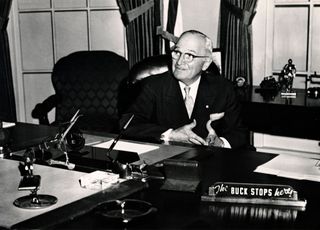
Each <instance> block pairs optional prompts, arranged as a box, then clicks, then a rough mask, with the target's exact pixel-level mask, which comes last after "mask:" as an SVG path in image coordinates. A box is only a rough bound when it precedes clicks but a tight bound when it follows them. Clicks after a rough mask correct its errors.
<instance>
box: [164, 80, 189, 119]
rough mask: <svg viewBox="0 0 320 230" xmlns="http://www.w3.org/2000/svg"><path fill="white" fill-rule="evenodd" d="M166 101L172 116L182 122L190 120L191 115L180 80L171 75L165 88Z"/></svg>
mask: <svg viewBox="0 0 320 230" xmlns="http://www.w3.org/2000/svg"><path fill="white" fill-rule="evenodd" d="M165 98H166V100H165V103H166V106H167V108H168V112H169V113H170V116H172V118H175V119H177V120H179V121H180V122H179V123H181V124H183V123H184V124H186V123H187V122H189V120H190V119H189V116H188V112H187V109H186V107H185V104H184V100H183V96H182V93H181V90H180V86H179V82H178V81H177V80H176V79H175V78H174V77H173V76H170V79H169V82H168V86H167V87H166V88H165Z"/></svg>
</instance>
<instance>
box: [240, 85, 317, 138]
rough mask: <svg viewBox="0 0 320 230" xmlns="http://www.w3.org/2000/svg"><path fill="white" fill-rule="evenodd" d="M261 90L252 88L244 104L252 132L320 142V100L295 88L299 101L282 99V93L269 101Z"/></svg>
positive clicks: (244, 116)
mask: <svg viewBox="0 0 320 230" xmlns="http://www.w3.org/2000/svg"><path fill="white" fill-rule="evenodd" d="M257 89H258V88H257V87H255V86H254V87H253V88H252V89H250V90H249V91H248V92H247V93H248V95H247V98H243V101H242V105H243V119H244V122H245V124H246V126H248V127H249V130H250V131H253V132H258V133H265V134H271V135H278V136H287V137H296V138H306V139H312V140H320V131H319V130H320V99H311V98H308V97H307V96H306V94H305V90H303V89H295V92H296V93H297V96H296V98H282V97H281V96H280V93H278V94H277V95H276V96H275V97H274V98H273V99H269V100H266V99H265V98H264V97H263V96H262V95H261V94H260V93H258V92H256V90H257Z"/></svg>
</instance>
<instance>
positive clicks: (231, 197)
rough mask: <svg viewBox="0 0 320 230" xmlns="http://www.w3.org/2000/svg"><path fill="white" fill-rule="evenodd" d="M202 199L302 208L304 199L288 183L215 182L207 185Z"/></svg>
mask: <svg viewBox="0 0 320 230" xmlns="http://www.w3.org/2000/svg"><path fill="white" fill-rule="evenodd" d="M201 200H202V201H208V202H224V203H237V204H254V205H259V204H260V205H276V206H287V207H295V208H299V209H302V210H304V209H305V207H306V204H307V201H306V200H299V199H298V192H297V191H295V190H294V189H293V188H292V187H291V186H288V185H277V184H255V183H230V182H217V183H215V184H213V185H211V186H209V190H208V194H204V195H202V196H201Z"/></svg>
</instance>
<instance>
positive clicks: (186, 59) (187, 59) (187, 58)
mask: <svg viewBox="0 0 320 230" xmlns="http://www.w3.org/2000/svg"><path fill="white" fill-rule="evenodd" d="M181 55H183V56H182V60H183V61H184V62H186V63H190V62H192V61H193V59H194V58H206V57H208V56H200V55H194V54H192V53H182V52H180V51H179V50H172V51H171V57H172V58H173V59H179V58H180V56H181Z"/></svg>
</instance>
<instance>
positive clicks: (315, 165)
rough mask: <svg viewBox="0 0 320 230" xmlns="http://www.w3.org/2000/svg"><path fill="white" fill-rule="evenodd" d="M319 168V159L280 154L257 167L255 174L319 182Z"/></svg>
mask: <svg viewBox="0 0 320 230" xmlns="http://www.w3.org/2000/svg"><path fill="white" fill-rule="evenodd" d="M319 167H320V164H319V159H311V158H304V157H297V156H291V155H286V154H282V155H279V156H277V157H275V158H273V159H272V160H270V161H269V162H267V163H265V164H263V165H260V166H258V167H257V168H256V170H255V172H258V173H265V174H272V175H276V176H281V177H286V178H293V179H298V180H310V181H318V182H320V168H319Z"/></svg>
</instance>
